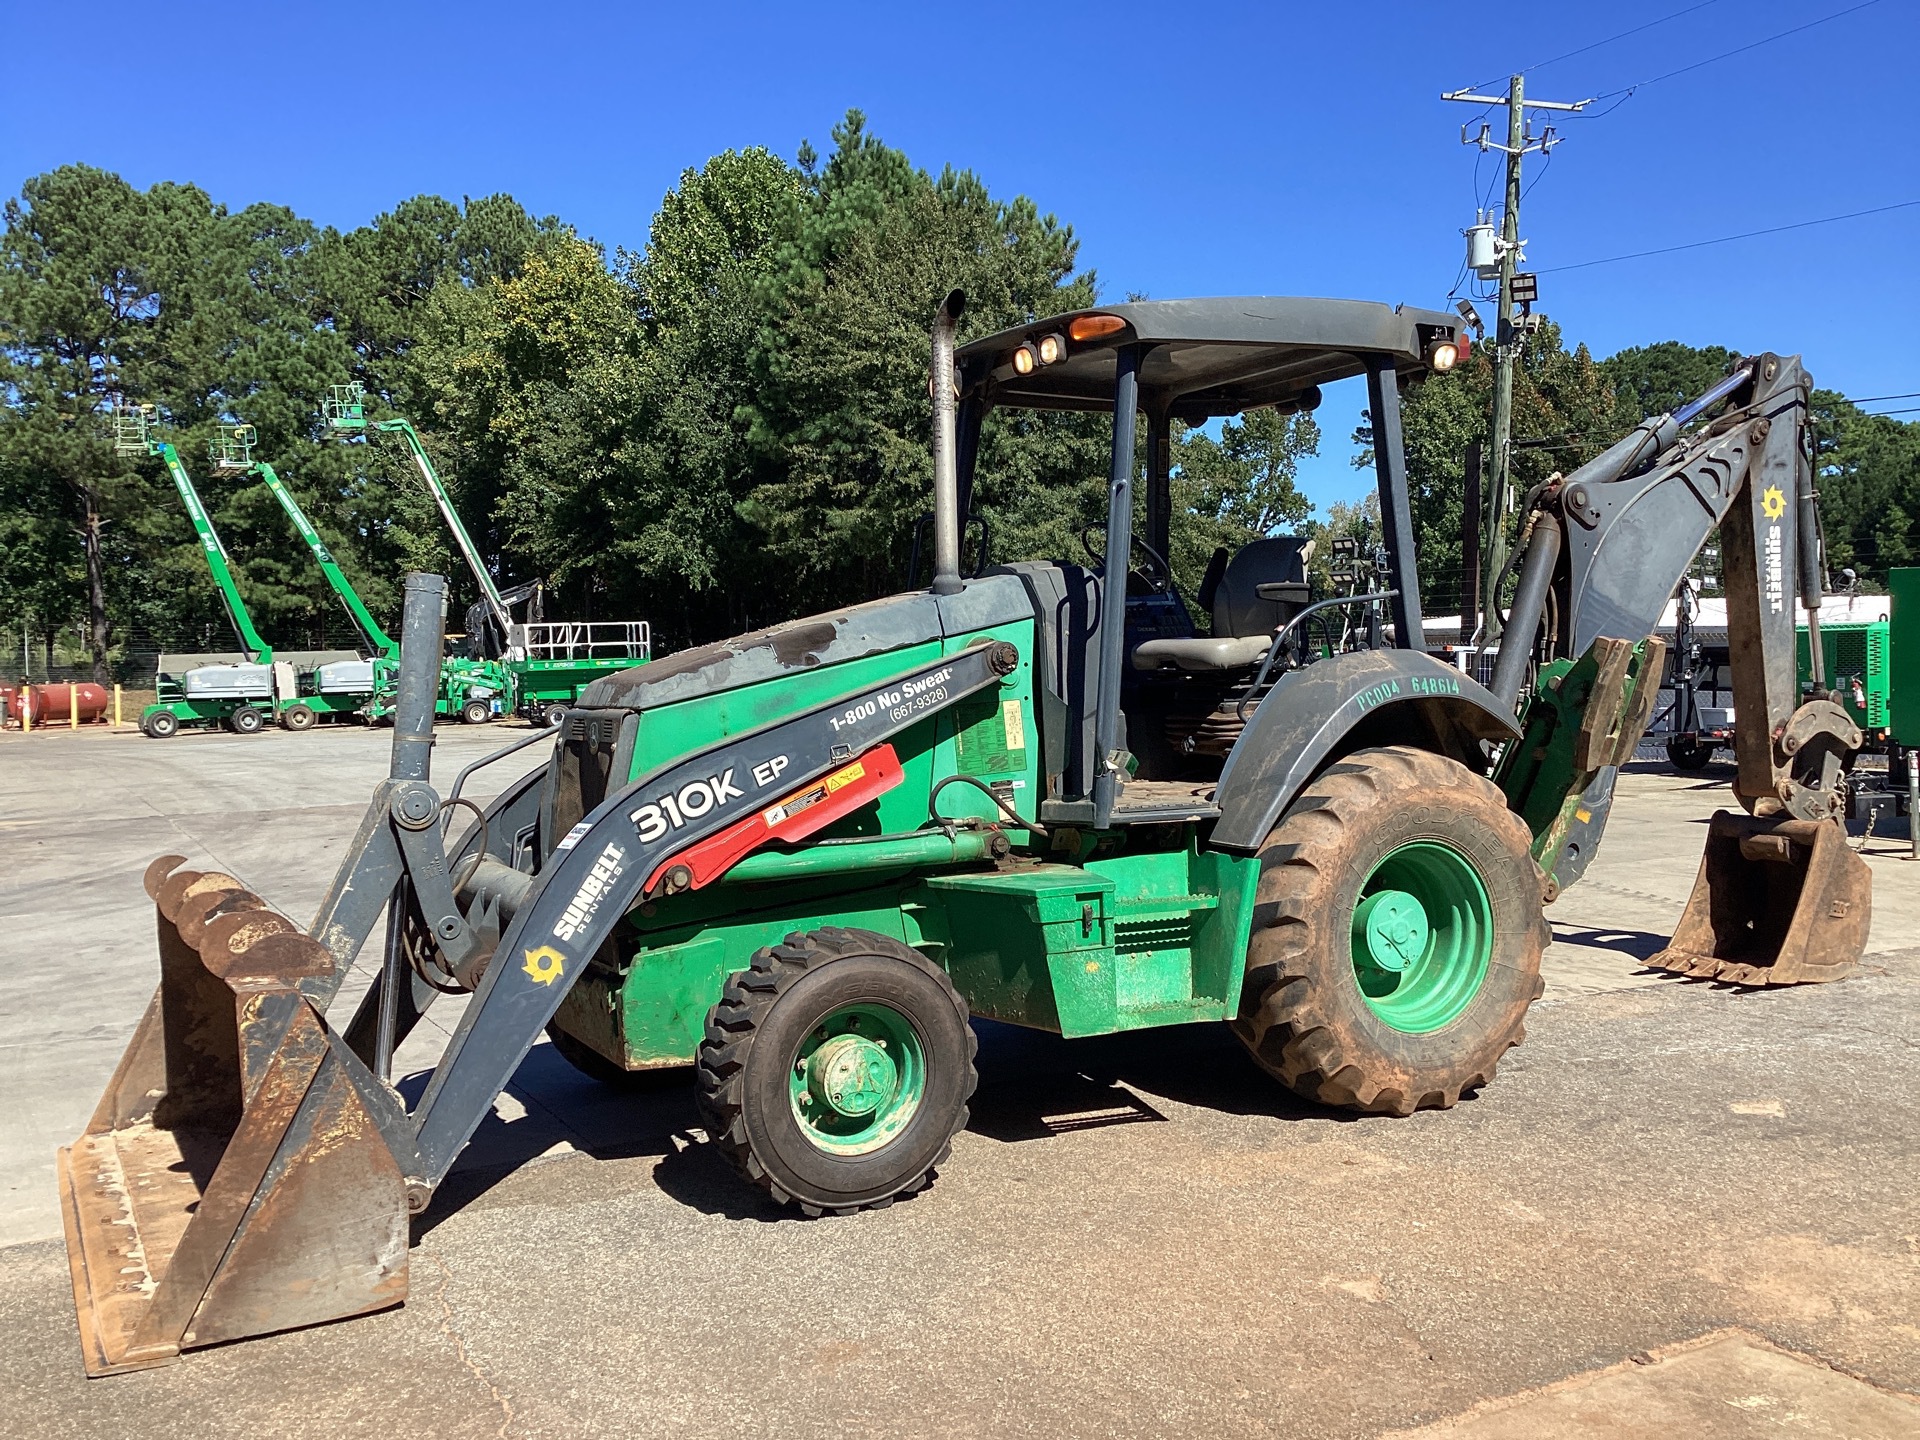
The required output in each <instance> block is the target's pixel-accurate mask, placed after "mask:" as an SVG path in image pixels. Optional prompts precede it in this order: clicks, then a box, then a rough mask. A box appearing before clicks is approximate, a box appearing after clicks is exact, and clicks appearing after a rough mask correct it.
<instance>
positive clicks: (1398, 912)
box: [1353, 890, 1431, 974]
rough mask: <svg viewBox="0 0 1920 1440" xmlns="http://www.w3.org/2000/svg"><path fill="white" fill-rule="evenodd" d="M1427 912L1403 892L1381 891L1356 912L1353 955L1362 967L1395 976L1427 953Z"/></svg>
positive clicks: (1368, 898) (1367, 899)
mask: <svg viewBox="0 0 1920 1440" xmlns="http://www.w3.org/2000/svg"><path fill="white" fill-rule="evenodd" d="M1430 934H1431V931H1430V929H1429V927H1428V924H1427V912H1426V911H1425V909H1423V908H1422V907H1421V904H1420V902H1419V901H1418V900H1416V899H1415V898H1414V897H1413V896H1411V895H1409V894H1408V893H1407V892H1406V891H1404V890H1380V891H1377V892H1375V893H1374V894H1372V895H1369V896H1367V898H1366V899H1364V900H1362V901H1361V902H1360V904H1359V905H1358V907H1356V908H1355V910H1354V912H1353V953H1354V955H1355V956H1356V957H1357V958H1358V959H1360V960H1361V961H1362V963H1364V964H1367V965H1370V966H1372V967H1373V968H1374V969H1376V970H1386V971H1390V972H1392V973H1394V974H1398V973H1399V972H1400V971H1402V970H1405V969H1406V968H1407V967H1408V966H1409V965H1411V964H1413V963H1414V961H1416V960H1418V959H1419V958H1420V957H1421V955H1423V954H1424V953H1425V952H1426V948H1427V940H1428V938H1429V936H1430Z"/></svg>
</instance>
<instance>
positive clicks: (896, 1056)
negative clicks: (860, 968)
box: [787, 1004, 927, 1155]
mask: <svg viewBox="0 0 1920 1440" xmlns="http://www.w3.org/2000/svg"><path fill="white" fill-rule="evenodd" d="M926 1088H927V1052H926V1046H925V1045H924V1044H922V1042H921V1039H920V1032H919V1031H917V1030H915V1029H914V1028H913V1024H912V1022H911V1021H909V1020H908V1019H907V1017H906V1016H904V1015H902V1014H901V1013H900V1012H899V1011H898V1010H895V1009H893V1008H891V1007H890V1006H886V1005H877V1004H859V1005H843V1006H841V1007H840V1008H839V1009H838V1010H835V1011H834V1012H833V1013H832V1014H830V1015H828V1016H827V1017H826V1018H825V1019H823V1020H822V1021H821V1022H820V1023H819V1024H818V1025H816V1026H814V1027H813V1029H812V1030H811V1031H809V1032H808V1034H807V1038H806V1039H804V1040H802V1041H801V1042H800V1048H799V1050H798V1051H797V1052H796V1053H795V1055H794V1057H793V1063H792V1064H791V1065H789V1066H788V1067H787V1093H788V1096H789V1099H790V1101H791V1103H792V1105H793V1118H794V1119H795V1120H796V1121H797V1122H798V1123H799V1125H800V1133H801V1134H803V1135H805V1136H806V1137H807V1139H808V1141H809V1142H810V1143H812V1144H813V1145H814V1146H815V1147H817V1148H818V1149H821V1150H824V1151H826V1152H827V1153H828V1154H830V1155H864V1154H866V1153H868V1152H869V1151H872V1150H878V1149H879V1148H880V1147H881V1146H882V1145H885V1144H886V1143H887V1142H888V1141H890V1140H892V1139H893V1138H894V1137H895V1136H896V1135H898V1134H899V1133H900V1132H901V1131H902V1130H904V1129H906V1127H907V1123H908V1122H909V1121H910V1120H912V1119H913V1117H914V1114H915V1113H916V1112H917V1111H918V1110H919V1108H920V1100H921V1097H922V1096H923V1095H924V1094H925V1093H926Z"/></svg>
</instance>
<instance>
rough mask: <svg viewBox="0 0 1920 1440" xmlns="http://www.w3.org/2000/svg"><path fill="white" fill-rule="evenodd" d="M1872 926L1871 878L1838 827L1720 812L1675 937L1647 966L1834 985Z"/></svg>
mask: <svg viewBox="0 0 1920 1440" xmlns="http://www.w3.org/2000/svg"><path fill="white" fill-rule="evenodd" d="M1872 922H1873V877H1872V874H1871V872H1870V871H1869V870H1868V869H1867V862H1866V861H1864V860H1862V859H1861V858H1860V857H1859V856H1858V855H1856V854H1854V852H1853V850H1852V849H1851V848H1850V847H1849V846H1848V844H1847V832H1846V831H1845V830H1843V829H1842V828H1841V827H1840V825H1839V824H1838V823H1836V822H1835V821H1833V820H1796V819H1781V818H1775V817H1768V818H1762V817H1758V816H1753V815H1742V814H1738V813H1735V812H1732V811H1727V810H1722V811H1719V812H1717V813H1716V814H1715V815H1714V817H1713V821H1712V824H1711V825H1710V826H1709V827H1708V829H1707V849H1706V853H1705V854H1704V855H1703V856H1702V857H1701V859H1700V874H1699V877H1698V878H1697V879H1696V880H1695V881H1694V884H1693V894H1692V895H1691V896H1690V897H1689V898H1688V900H1687V908H1686V910H1685V912H1684V913H1683V914H1682V915H1681V917H1680V924H1679V926H1678V928H1677V929H1675V931H1674V933H1673V940H1672V942H1671V943H1670V944H1669V945H1668V946H1667V948H1666V949H1665V950H1662V951H1661V952H1660V953H1659V954H1657V955H1655V956H1654V957H1653V958H1652V959H1651V960H1650V961H1648V962H1647V963H1648V965H1649V966H1650V967H1651V968H1652V969H1655V970H1668V971H1672V972H1673V973H1675V974H1680V975H1694V976H1699V977H1702V978H1706V979H1713V980H1724V981H1728V982H1730V983H1732V984H1735V985H1797V984H1801V983H1804V982H1806V981H1814V980H1836V979H1838V978H1840V977H1841V976H1842V975H1845V974H1846V973H1848V972H1849V971H1850V970H1852V968H1853V966H1854V963H1855V962H1856V961H1857V960H1858V959H1859V957H1860V952H1861V950H1862V949H1863V948H1864V947H1865V945H1866V943H1867V930H1868V928H1869V926H1870V925H1871V924H1872Z"/></svg>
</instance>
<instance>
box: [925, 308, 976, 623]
mask: <svg viewBox="0 0 1920 1440" xmlns="http://www.w3.org/2000/svg"><path fill="white" fill-rule="evenodd" d="M966 308H967V296H966V292H965V291H963V290H952V291H949V292H948V294H947V298H946V299H945V300H942V301H941V302H940V310H939V313H938V314H936V315H935V316H934V318H933V368H932V370H931V372H930V373H929V374H928V376H927V389H928V391H929V392H930V393H931V394H932V396H933V593H934V594H936V595H957V594H959V593H960V589H961V585H960V459H959V456H960V447H959V439H958V434H957V424H956V419H955V413H954V412H955V407H956V402H957V401H958V399H959V397H958V396H957V395H955V394H954V383H953V332H954V328H955V327H956V326H957V325H958V324H959V323H960V316H961V313H962V312H963V311H964V310H965V309H966Z"/></svg>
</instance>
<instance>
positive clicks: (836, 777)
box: [827, 760, 867, 795]
mask: <svg viewBox="0 0 1920 1440" xmlns="http://www.w3.org/2000/svg"><path fill="white" fill-rule="evenodd" d="M866 775H867V767H866V766H864V765H862V764H861V763H860V762H859V761H858V760H856V761H854V762H853V763H852V764H851V765H848V766H847V767H845V768H844V769H841V770H836V771H834V772H833V774H831V775H829V776H827V793H828V794H829V795H831V794H832V793H833V792H834V791H836V790H838V789H840V788H841V787H842V786H845V785H851V784H852V783H853V782H854V781H856V780H864V779H865V778H866Z"/></svg>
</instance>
